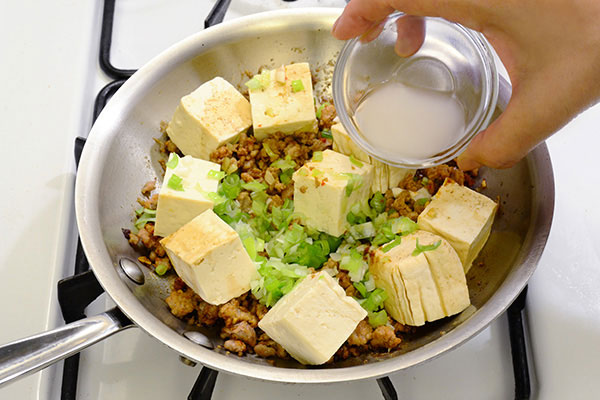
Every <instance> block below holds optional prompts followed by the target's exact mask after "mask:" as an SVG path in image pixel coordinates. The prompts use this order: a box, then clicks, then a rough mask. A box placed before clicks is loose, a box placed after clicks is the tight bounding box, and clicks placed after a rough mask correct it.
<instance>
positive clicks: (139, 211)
mask: <svg viewBox="0 0 600 400" xmlns="http://www.w3.org/2000/svg"><path fill="white" fill-rule="evenodd" d="M143 213H144V207H140V208H138V209H136V210H135V215H137V216H138V217H139V216H140V215H142V214H143Z"/></svg>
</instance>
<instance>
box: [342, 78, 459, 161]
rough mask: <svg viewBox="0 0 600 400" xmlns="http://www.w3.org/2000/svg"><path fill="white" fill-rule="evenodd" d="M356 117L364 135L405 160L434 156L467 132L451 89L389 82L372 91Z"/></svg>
mask: <svg viewBox="0 0 600 400" xmlns="http://www.w3.org/2000/svg"><path fill="white" fill-rule="evenodd" d="M354 119H355V122H356V124H357V125H358V127H359V129H360V131H361V133H362V135H363V136H364V138H365V139H366V140H367V141H368V142H369V143H370V144H371V145H372V146H373V147H375V148H377V149H381V150H382V152H385V153H390V154H394V155H395V156H396V157H398V156H401V157H402V158H405V159H412V160H421V159H426V158H429V157H432V156H434V155H436V154H438V153H440V152H442V151H443V150H445V149H447V148H449V147H451V146H452V145H453V144H455V143H456V142H457V141H458V140H459V139H460V138H461V137H462V136H463V134H464V130H465V113H464V110H463V108H462V106H461V104H460V103H459V102H458V100H456V98H454V97H453V96H452V93H449V92H439V91H434V90H430V89H421V88H416V87H410V86H407V85H404V84H401V83H397V82H388V83H385V84H382V85H380V86H378V87H377V88H375V89H373V90H372V91H371V92H369V93H368V94H367V95H366V96H365V98H364V99H363V100H362V101H361V102H360V104H359V105H358V107H357V109H356V112H355V114H354Z"/></svg>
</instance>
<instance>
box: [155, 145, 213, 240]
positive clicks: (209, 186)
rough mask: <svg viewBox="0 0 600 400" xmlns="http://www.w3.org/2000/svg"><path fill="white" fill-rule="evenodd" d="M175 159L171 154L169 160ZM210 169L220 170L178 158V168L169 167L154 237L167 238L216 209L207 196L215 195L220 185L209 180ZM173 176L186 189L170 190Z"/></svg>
mask: <svg viewBox="0 0 600 400" xmlns="http://www.w3.org/2000/svg"><path fill="white" fill-rule="evenodd" d="M176 156H177V155H176V154H175V153H171V155H170V156H169V161H171V160H172V159H173V158H174V157H176ZM211 170H214V171H220V170H221V166H220V165H219V164H216V163H213V162H210V161H205V160H200V159H197V158H193V157H192V156H185V157H181V158H179V161H178V163H177V166H176V167H175V168H169V167H167V170H166V171H165V177H164V178H163V183H162V186H161V187H160V192H159V194H158V204H157V207H156V223H155V225H154V234H155V235H157V236H162V237H165V236H168V235H170V234H171V233H173V232H175V231H176V230H177V229H179V228H180V227H182V226H183V225H185V224H187V223H188V222H189V221H191V220H192V219H193V218H194V217H196V216H197V215H199V214H202V213H203V212H204V211H206V210H208V209H212V208H213V205H214V204H213V201H212V200H210V199H208V198H207V197H206V195H205V193H208V192H216V191H217V187H218V184H219V182H218V181H217V180H216V179H211V178H209V177H208V172H209V171H211ZM173 175H176V176H177V177H179V178H181V179H182V181H181V184H182V187H183V190H175V189H173V188H171V187H169V184H168V183H169V180H170V179H171V177H172V176H173ZM199 189H201V190H199ZM202 192H204V194H203V193H202Z"/></svg>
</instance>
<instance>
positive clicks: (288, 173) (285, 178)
mask: <svg viewBox="0 0 600 400" xmlns="http://www.w3.org/2000/svg"><path fill="white" fill-rule="evenodd" d="M293 174H294V168H288V169H286V170H283V171H281V173H280V174H279V180H280V181H281V183H283V184H284V185H287V184H288V183H290V181H291V180H292V175H293Z"/></svg>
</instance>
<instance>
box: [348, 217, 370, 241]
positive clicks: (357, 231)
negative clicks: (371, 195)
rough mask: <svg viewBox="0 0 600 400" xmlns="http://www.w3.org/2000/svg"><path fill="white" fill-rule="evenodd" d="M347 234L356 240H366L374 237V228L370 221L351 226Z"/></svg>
mask: <svg viewBox="0 0 600 400" xmlns="http://www.w3.org/2000/svg"><path fill="white" fill-rule="evenodd" d="M348 233H349V234H350V235H351V236H352V237H353V238H354V239H356V240H361V239H367V238H371V237H373V236H375V227H374V226H373V223H372V222H371V221H369V222H365V223H362V224H358V225H353V226H351V227H350V229H349V230H348Z"/></svg>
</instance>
